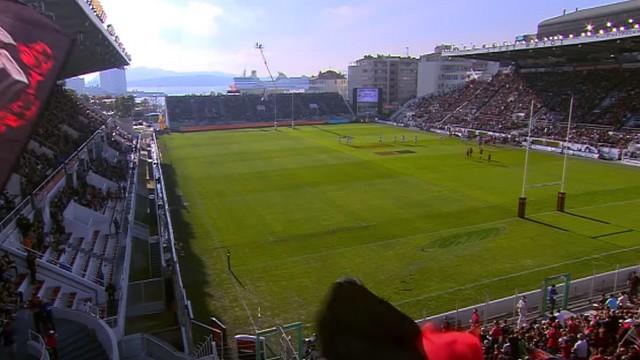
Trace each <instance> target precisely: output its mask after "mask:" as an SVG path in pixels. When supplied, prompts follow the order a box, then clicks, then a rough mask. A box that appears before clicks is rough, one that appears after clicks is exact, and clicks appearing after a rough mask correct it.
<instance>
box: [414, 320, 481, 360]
mask: <svg viewBox="0 0 640 360" xmlns="http://www.w3.org/2000/svg"><path fill="white" fill-rule="evenodd" d="M422 345H423V347H424V351H425V352H426V354H427V358H428V359H429V360H483V356H482V345H481V344H480V339H479V338H478V337H477V336H475V335H473V334H470V333H468V332H456V331H451V332H440V331H437V330H435V329H433V327H432V326H430V325H427V326H425V327H424V328H423V329H422Z"/></svg>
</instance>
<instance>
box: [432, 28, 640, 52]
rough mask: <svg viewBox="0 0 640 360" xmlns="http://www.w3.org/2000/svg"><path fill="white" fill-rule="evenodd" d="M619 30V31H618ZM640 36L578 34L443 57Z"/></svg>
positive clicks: (634, 30)
mask: <svg viewBox="0 0 640 360" xmlns="http://www.w3.org/2000/svg"><path fill="white" fill-rule="evenodd" d="M616 30H617V29H616ZM639 34H640V29H638V28H632V29H626V30H620V31H615V32H612V31H607V32H605V33H602V34H600V33H597V32H594V33H593V34H591V35H586V34H585V35H584V36H581V34H576V36H574V37H562V38H556V39H553V38H551V39H546V40H544V39H542V40H540V39H537V41H529V42H517V43H508V44H505V43H503V44H502V45H500V44H498V43H493V44H490V45H488V46H487V45H486V44H485V45H483V46H482V47H476V46H474V47H472V48H463V49H460V48H454V49H452V50H445V51H444V52H443V55H447V56H455V55H463V54H471V53H478V54H479V53H491V52H501V51H509V50H521V49H531V48H544V47H556V46H559V45H577V44H584V43H588V42H598V41H602V40H610V39H620V38H625V37H632V36H637V35H639Z"/></svg>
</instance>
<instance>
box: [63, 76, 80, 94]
mask: <svg viewBox="0 0 640 360" xmlns="http://www.w3.org/2000/svg"><path fill="white" fill-rule="evenodd" d="M64 83H65V87H66V88H67V89H71V90H73V91H75V92H77V93H78V94H83V93H84V92H85V83H84V78H81V77H74V78H71V79H67V80H65V81H64Z"/></svg>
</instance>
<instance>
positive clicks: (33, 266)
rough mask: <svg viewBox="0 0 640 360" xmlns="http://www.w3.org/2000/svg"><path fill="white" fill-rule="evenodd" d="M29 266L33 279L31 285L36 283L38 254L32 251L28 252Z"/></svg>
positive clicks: (30, 275)
mask: <svg viewBox="0 0 640 360" xmlns="http://www.w3.org/2000/svg"><path fill="white" fill-rule="evenodd" d="M27 268H29V277H30V279H31V285H33V284H35V283H36V271H37V267H36V256H35V255H33V253H32V252H31V251H29V253H28V254H27Z"/></svg>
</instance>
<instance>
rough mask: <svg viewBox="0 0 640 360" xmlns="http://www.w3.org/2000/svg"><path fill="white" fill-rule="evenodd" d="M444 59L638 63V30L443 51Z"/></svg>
mask: <svg viewBox="0 0 640 360" xmlns="http://www.w3.org/2000/svg"><path fill="white" fill-rule="evenodd" d="M443 56H450V57H453V58H470V59H479V60H488V61H500V62H503V63H505V62H510V63H516V64H518V65H519V66H520V67H523V68H527V67H543V66H562V65H572V64H576V65H577V64H599V65H601V64H607V63H610V64H619V63H631V62H638V61H640V29H630V30H625V31H619V32H615V33H605V34H594V35H591V36H579V37H574V38H564V39H563V38H555V39H546V40H532V41H529V42H517V43H512V44H503V45H498V44H493V45H491V46H483V47H482V48H475V47H474V48H472V49H462V50H460V49H459V48H455V49H454V50H453V51H447V52H444V53H443Z"/></svg>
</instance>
